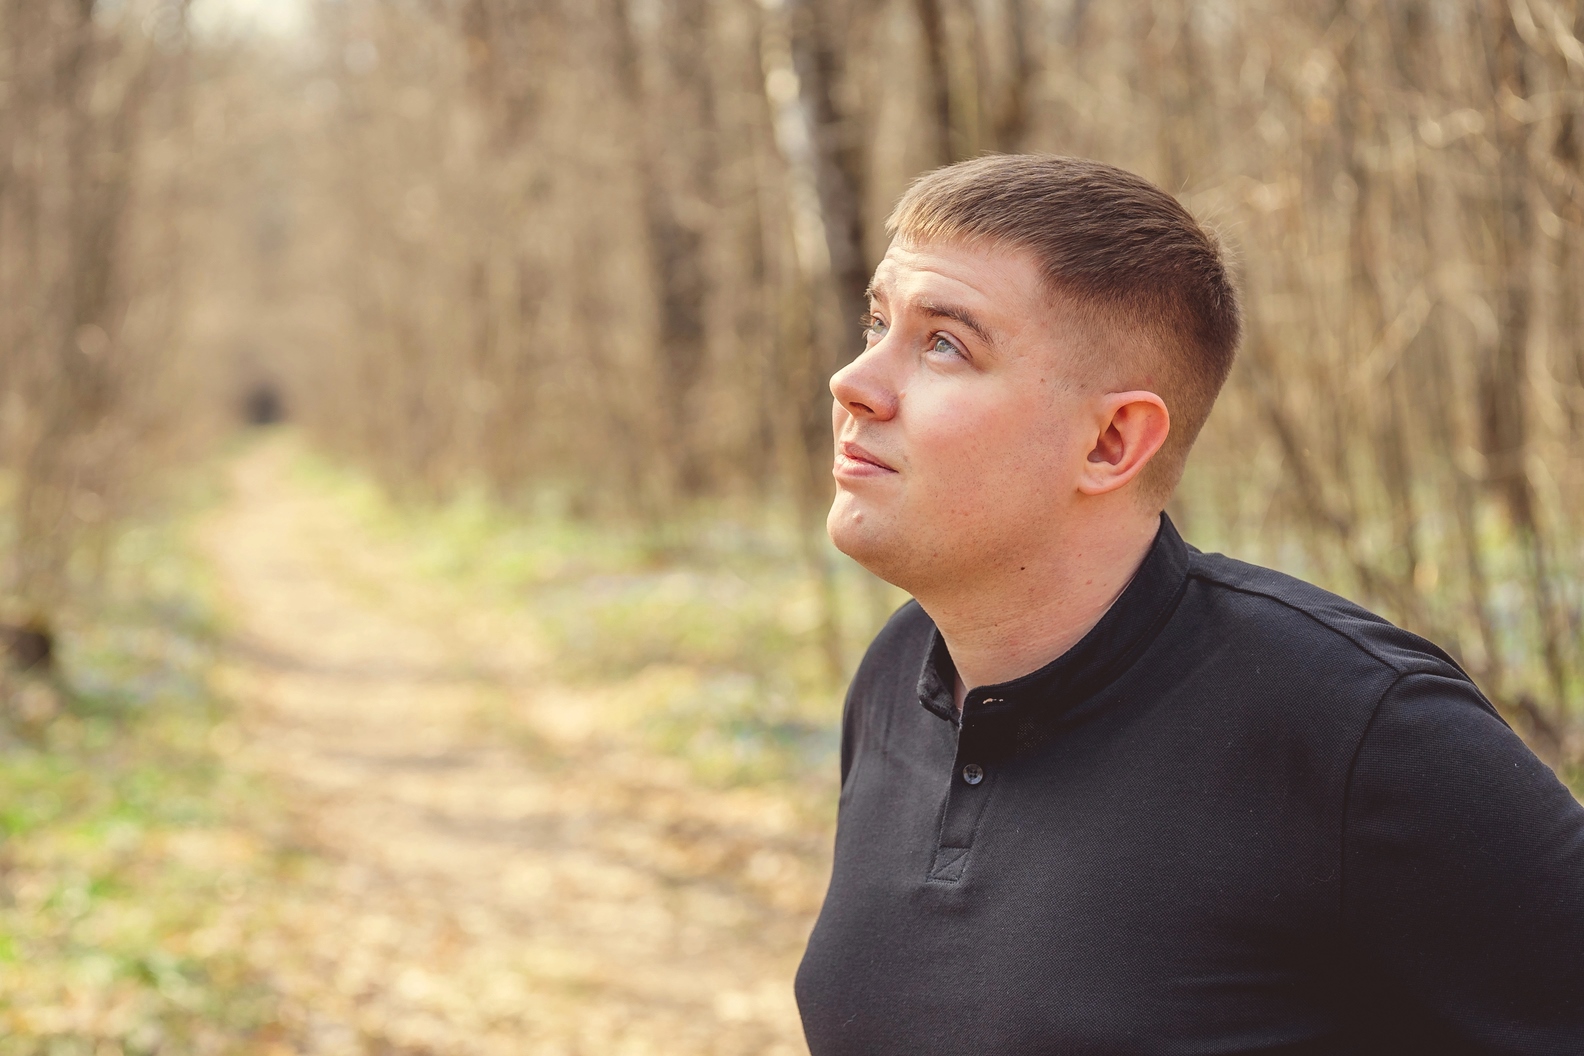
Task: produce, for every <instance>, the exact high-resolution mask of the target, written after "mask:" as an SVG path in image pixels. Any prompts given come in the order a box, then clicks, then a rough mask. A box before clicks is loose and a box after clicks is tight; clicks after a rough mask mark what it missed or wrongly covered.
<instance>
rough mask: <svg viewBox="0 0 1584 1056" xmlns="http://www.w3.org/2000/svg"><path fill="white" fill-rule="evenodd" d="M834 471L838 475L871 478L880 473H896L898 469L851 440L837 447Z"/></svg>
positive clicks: (844, 441)
mask: <svg viewBox="0 0 1584 1056" xmlns="http://www.w3.org/2000/svg"><path fill="white" fill-rule="evenodd" d="M834 471H835V473H836V474H837V475H850V476H871V475H874V474H878V473H895V472H896V469H895V468H894V467H893V466H891V465H890V464H889V463H887V462H885V461H884V460H882V459H881V458H879V457H878V456H876V455H873V454H871V453H870V452H869V451H867V450H865V449H864V448H863V447H861V446H860V445H858V444H855V443H853V442H852V441H851V440H843V441H842V442H841V443H839V444H837V445H836V466H835V470H834Z"/></svg>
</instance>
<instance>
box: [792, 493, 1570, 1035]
mask: <svg viewBox="0 0 1584 1056" xmlns="http://www.w3.org/2000/svg"><path fill="white" fill-rule="evenodd" d="M954 678H955V675H954V671H953V668H952V663H951V657H950V655H949V654H948V652H947V650H946V648H945V646H944V644H943V642H942V640H941V638H940V635H939V633H938V632H937V631H936V629H935V627H934V625H933V624H932V623H931V622H930V620H929V618H928V617H927V616H926V615H925V614H924V612H923V611H922V610H921V609H920V608H919V607H918V606H917V605H916V604H909V605H907V606H905V607H904V608H902V609H901V610H900V611H899V612H898V613H897V614H896V615H895V616H894V617H893V618H892V619H891V621H890V623H888V624H887V626H886V627H885V629H884V630H883V631H882V632H881V633H880V635H879V637H878V638H876V640H875V642H874V644H873V646H871V648H870V650H869V653H868V655H867V656H866V657H865V659H864V662H863V664H862V666H861V667H860V668H859V671H858V674H857V676H856V677H855V678H854V680H853V684H852V688H851V691H850V692H849V695H848V699H847V706H846V713H845V717H844V720H843V729H842V752H841V768H842V789H841V805H840V820H839V823H838V828H837V835H836V859H835V868H834V871H833V874H832V877H831V884H830V890H829V892H828V894H827V896H826V900H825V906H824V909H823V910H822V912H821V914H820V918H819V922H818V924H817V925H816V926H815V928H814V932H813V935H812V936H811V937H810V939H809V944H808V950H807V952H806V954H805V955H804V959H803V964H802V967H801V968H800V970H799V972H798V978H797V997H798V1004H799V1007H800V1009H801V1011H802V1015H803V1025H804V1029H805V1032H806V1034H807V1037H808V1042H809V1048H810V1049H811V1050H812V1052H813V1054H814V1056H883V1054H907V1056H930V1054H934V1053H950V1054H952V1056H963V1054H968V1053H972V1054H995V1056H1023V1054H1029V1056H1032V1054H1036V1053H1037V1054H1061V1056H1076V1054H1100V1053H1108V1054H1110V1053H1115V1054H1154V1053H1184V1054H1186V1053H1195V1054H1223V1053H1226V1054H1230V1053H1243V1054H1254V1053H1258V1054H1276V1053H1282V1054H1298V1053H1303V1054H1320V1053H1326V1054H1333V1053H1334V1054H1338V1056H1341V1054H1348V1056H1355V1054H1370V1053H1379V1054H1388V1053H1389V1054H1392V1056H1405V1054H1415V1053H1424V1054H1435V1056H1451V1054H1458V1053H1523V1054H1557V1056H1561V1054H1569V1056H1578V1054H1581V1053H1584V809H1581V807H1580V806H1579V804H1578V803H1577V802H1576V801H1575V800H1574V799H1573V797H1572V796H1571V795H1570V794H1569V793H1568V791H1567V790H1566V789H1565V788H1564V787H1563V786H1562V784H1561V783H1560V782H1559V781H1558V780H1557V779H1556V777H1555V776H1554V775H1553V774H1552V773H1551V771H1550V770H1549V769H1548V768H1547V767H1546V766H1545V765H1544V764H1543V763H1542V762H1540V761H1539V760H1538V759H1536V758H1535V756H1534V755H1532V754H1531V753H1530V752H1529V750H1528V749H1527V748H1526V747H1525V746H1524V745H1523V743H1522V742H1521V741H1519V739H1518V738H1517V737H1516V736H1515V735H1514V734H1513V733H1512V732H1511V731H1510V730H1509V729H1508V728H1507V726H1506V725H1505V724H1504V723H1503V722H1502V720H1501V719H1500V718H1499V717H1498V716H1497V714H1496V712H1495V711H1494V710H1493V709H1492V708H1491V706H1490V704H1489V703H1487V702H1486V700H1485V699H1484V698H1483V697H1482V696H1481V695H1480V693H1479V691H1478V690H1477V689H1475V687H1474V686H1473V685H1472V684H1471V683H1470V681H1469V680H1468V678H1467V676H1465V675H1464V674H1463V672H1462V671H1461V670H1459V669H1458V667H1457V665H1456V664H1454V663H1453V662H1452V661H1451V660H1450V659H1449V658H1448V657H1447V656H1446V655H1445V654H1444V653H1442V652H1441V651H1440V650H1439V649H1437V648H1436V647H1435V646H1433V645H1431V644H1429V643H1428V642H1426V641H1424V640H1423V639H1420V638H1418V637H1415V636H1414V635H1412V634H1409V633H1407V632H1406V631H1403V630H1400V629H1398V628H1396V627H1394V626H1392V625H1391V624H1389V623H1387V622H1386V621H1384V620H1382V619H1380V618H1379V617H1376V616H1374V615H1372V614H1370V613H1368V612H1366V611H1364V610H1363V609H1360V608H1359V607H1357V606H1355V605H1353V604H1350V603H1349V602H1346V601H1344V600H1342V599H1340V598H1338V597H1335V596H1334V595H1331V594H1328V593H1326V592H1325V591H1322V590H1320V589H1318V588H1316V587H1313V586H1310V585H1308V584H1306V583H1302V582H1299V581H1297V580H1294V579H1291V578H1289V577H1287V576H1283V575H1281V574H1279V573H1275V572H1271V571H1269V570H1266V569H1261V568H1257V567H1254V566H1251V565H1246V564H1242V563H1240V562H1237V561H1233V560H1229V559H1227V558H1224V557H1221V556H1219V555H1208V554H1201V553H1199V552H1198V551H1196V550H1193V549H1191V548H1189V547H1187V546H1186V545H1184V543H1183V541H1182V539H1181V538H1180V537H1179V536H1178V534H1177V532H1176V531H1175V530H1174V529H1173V527H1172V525H1171V523H1170V521H1169V520H1167V519H1166V518H1164V517H1163V518H1162V527H1161V530H1160V533H1159V535H1158V536H1157V538H1156V541H1155V544H1154V545H1153V547H1152V548H1151V550H1150V552H1149V554H1148V556H1147V557H1146V559H1145V561H1144V563H1143V565H1142V566H1141V568H1140V570H1139V573H1138V575H1137V576H1135V578H1134V580H1133V582H1132V584H1130V585H1129V587H1128V588H1127V590H1126V591H1124V592H1123V594H1122V596H1121V598H1119V599H1118V601H1117V603H1116V604H1115V605H1113V606H1112V608H1111V610H1110V611H1109V612H1108V613H1107V614H1106V615H1105V617H1104V618H1103V619H1102V620H1101V621H1100V623H1099V624H1098V625H1097V626H1096V627H1095V628H1094V629H1093V630H1092V631H1091V632H1090V633H1089V634H1088V635H1087V636H1086V637H1085V638H1084V639H1083V640H1082V641H1081V642H1079V643H1078V645H1076V646H1074V647H1073V648H1072V649H1071V650H1069V651H1068V652H1067V653H1066V654H1064V655H1063V656H1061V657H1060V658H1058V659H1057V660H1056V661H1054V662H1053V663H1051V664H1050V665H1048V666H1047V667H1045V668H1043V669H1041V670H1039V671H1037V672H1034V673H1033V674H1030V675H1027V676H1025V677H1023V678H1019V679H1016V680H1015V681H1012V682H1008V683H1005V684H1002V685H996V686H987V687H982V688H978V689H974V690H973V691H971V692H970V693H969V694H968V698H967V701H966V703H965V705H964V708H963V712H962V719H961V722H960V725H959V723H958V721H957V719H956V718H955V709H954V708H953V701H952V686H953V682H954Z"/></svg>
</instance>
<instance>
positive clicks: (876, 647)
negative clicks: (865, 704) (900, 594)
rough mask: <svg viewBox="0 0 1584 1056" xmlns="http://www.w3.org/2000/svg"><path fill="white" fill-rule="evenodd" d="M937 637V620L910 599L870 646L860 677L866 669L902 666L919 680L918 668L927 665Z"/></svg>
mask: <svg viewBox="0 0 1584 1056" xmlns="http://www.w3.org/2000/svg"><path fill="white" fill-rule="evenodd" d="M934 634H935V621H934V620H932V619H930V618H929V614H928V613H926V612H925V611H924V608H923V606H921V605H920V604H919V603H918V602H917V601H915V600H913V599H912V598H909V599H908V600H907V602H906V603H905V604H903V605H902V606H901V607H900V608H898V609H897V610H896V611H895V612H893V613H892V614H891V617H890V619H888V620H886V622H885V626H883V627H881V628H880V631H879V633H878V634H876V635H875V636H874V640H873V641H872V642H870V643H869V649H868V651H866V652H865V653H864V658H863V663H862V664H861V665H860V667H859V672H860V674H862V673H864V671H865V670H866V669H867V670H868V671H871V672H877V671H879V670H882V669H883V670H893V669H895V668H896V667H897V665H899V664H902V665H907V666H908V667H909V668H910V669H911V671H912V674H913V675H914V676H915V677H916V676H917V675H918V665H919V664H920V663H922V662H923V659H924V654H925V653H926V652H928V650H929V647H930V643H931V641H932V640H933V637H934Z"/></svg>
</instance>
